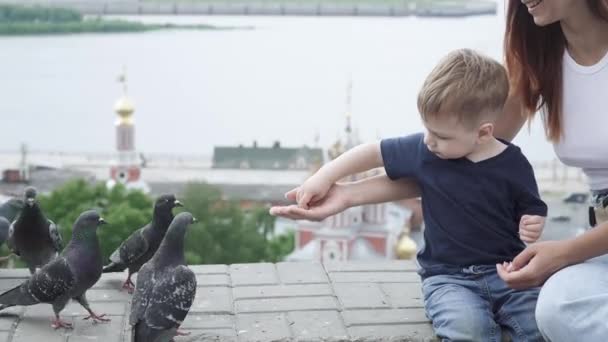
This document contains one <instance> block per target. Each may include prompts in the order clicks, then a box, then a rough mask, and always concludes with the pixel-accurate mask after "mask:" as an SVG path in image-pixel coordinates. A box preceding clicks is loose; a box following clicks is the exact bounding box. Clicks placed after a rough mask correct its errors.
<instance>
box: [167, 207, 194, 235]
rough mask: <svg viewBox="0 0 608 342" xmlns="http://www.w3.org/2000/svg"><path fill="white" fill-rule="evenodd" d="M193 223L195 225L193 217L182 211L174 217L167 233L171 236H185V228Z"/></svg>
mask: <svg viewBox="0 0 608 342" xmlns="http://www.w3.org/2000/svg"><path fill="white" fill-rule="evenodd" d="M193 223H196V219H195V218H194V216H192V214H190V213H189V212H187V211H184V212H182V213H179V214H177V215H176V216H175V218H174V219H173V222H171V225H170V226H169V231H170V232H172V233H173V234H177V233H180V234H185V233H186V228H188V226H189V225H191V224H193Z"/></svg>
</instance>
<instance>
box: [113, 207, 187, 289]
mask: <svg viewBox="0 0 608 342" xmlns="http://www.w3.org/2000/svg"><path fill="white" fill-rule="evenodd" d="M181 206H182V204H181V203H180V202H179V201H178V200H177V199H176V198H175V196H174V195H163V196H160V197H159V198H157V199H156V202H155V203H154V213H153V217H152V222H150V223H148V224H147V225H145V226H144V227H142V228H140V229H138V230H136V231H135V232H133V234H131V236H129V237H128V238H127V239H126V240H125V241H123V243H122V244H121V245H120V247H118V249H117V250H115V251H114V253H112V255H110V263H109V264H108V265H106V266H105V267H104V268H103V272H104V273H108V272H122V271H124V270H125V269H127V268H128V269H129V275H128V276H127V280H125V283H124V284H123V286H122V287H123V288H125V289H127V290H128V291H129V293H133V288H134V284H133V282H132V281H131V276H132V275H133V273H136V272H137V271H139V269H140V268H141V266H142V265H143V264H145V263H146V262H148V260H150V258H152V256H153V255H154V253H155V252H156V250H157V249H158V246H160V243H161V241H162V240H163V237H165V233H167V228H169V224H171V221H173V211H172V210H173V208H175V207H181Z"/></svg>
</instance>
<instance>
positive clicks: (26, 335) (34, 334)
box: [13, 316, 74, 342]
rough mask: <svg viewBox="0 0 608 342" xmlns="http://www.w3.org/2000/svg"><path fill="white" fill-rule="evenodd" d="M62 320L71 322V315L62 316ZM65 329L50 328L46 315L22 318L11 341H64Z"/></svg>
mask: <svg viewBox="0 0 608 342" xmlns="http://www.w3.org/2000/svg"><path fill="white" fill-rule="evenodd" d="M62 318H63V320H64V321H66V322H69V323H73V322H74V320H73V319H72V317H69V316H66V317H62ZM66 340H67V338H66V336H65V329H57V330H55V329H53V328H51V319H50V316H48V317H40V316H38V317H28V318H27V319H26V318H24V319H23V320H22V321H21V322H20V323H19V325H18V326H17V328H16V329H15V332H14V335H13V342H35V341H44V342H65V341H66Z"/></svg>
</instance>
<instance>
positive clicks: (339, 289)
mask: <svg viewBox="0 0 608 342" xmlns="http://www.w3.org/2000/svg"><path fill="white" fill-rule="evenodd" d="M334 292H335V294H336V296H338V299H339V300H340V303H341V304H342V307H343V308H344V309H362V308H388V307H389V304H388V300H387V299H386V298H385V296H384V294H383V293H382V291H381V290H380V286H379V284H375V283H336V284H334Z"/></svg>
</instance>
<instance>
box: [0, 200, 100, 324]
mask: <svg viewBox="0 0 608 342" xmlns="http://www.w3.org/2000/svg"><path fill="white" fill-rule="evenodd" d="M104 223H105V221H104V220H103V219H102V218H101V217H100V216H99V214H97V212H95V211H94V210H89V211H85V212H84V213H82V214H80V216H79V217H78V219H77V220H76V222H75V223H74V231H73V232H72V240H71V241H70V243H69V244H68V245H67V246H66V248H65V250H64V251H63V253H62V254H61V256H59V257H57V258H56V259H54V260H53V261H51V262H50V263H48V264H46V265H45V266H43V267H42V268H41V269H40V270H38V272H36V273H34V275H32V277H31V278H30V279H28V280H26V281H25V282H23V283H22V284H21V285H19V286H17V287H15V288H13V289H11V290H8V291H6V292H4V293H3V294H1V295H0V304H1V305H0V310H3V309H5V308H7V307H10V306H15V305H34V304H39V303H47V304H51V305H52V306H53V311H54V312H55V319H54V320H53V323H52V325H51V327H53V328H55V329H57V328H60V327H64V328H71V327H72V325H71V324H70V323H68V322H64V321H62V320H61V319H60V318H59V313H60V312H61V310H63V308H65V306H66V305H67V303H68V302H69V301H70V299H75V300H76V301H78V303H80V305H82V306H83V307H84V308H85V309H86V310H87V311H88V312H89V314H90V315H89V316H88V317H86V318H85V319H90V318H91V319H93V321H95V322H97V321H109V319H107V318H103V317H104V315H101V316H98V315H97V314H95V313H94V312H93V311H92V310H91V308H90V307H89V303H88V302H87V298H86V296H85V294H86V291H87V290H88V289H89V288H91V287H92V286H93V285H94V284H95V283H96V282H97V280H99V277H101V269H102V267H103V258H102V256H101V249H100V248H99V240H98V239H97V227H98V226H99V225H102V224H104Z"/></svg>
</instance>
